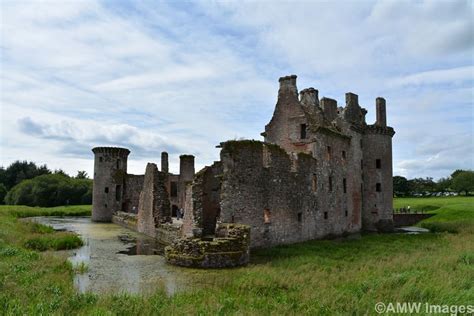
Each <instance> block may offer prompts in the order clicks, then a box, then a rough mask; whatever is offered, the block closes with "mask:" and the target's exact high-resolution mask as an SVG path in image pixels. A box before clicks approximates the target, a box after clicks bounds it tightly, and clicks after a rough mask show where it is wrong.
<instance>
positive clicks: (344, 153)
mask: <svg viewBox="0 0 474 316" xmlns="http://www.w3.org/2000/svg"><path fill="white" fill-rule="evenodd" d="M342 159H344V160H346V151H345V150H343V151H342Z"/></svg>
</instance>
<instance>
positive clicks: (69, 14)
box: [0, 1, 474, 177]
mask: <svg viewBox="0 0 474 316" xmlns="http://www.w3.org/2000/svg"><path fill="white" fill-rule="evenodd" d="M1 6H2V8H1V9H2V10H1V11H2V23H0V25H1V35H2V36H1V37H2V39H1V50H2V61H1V66H2V72H1V116H2V118H1V120H2V127H1V133H2V135H1V137H0V139H1V142H2V153H1V161H2V163H3V164H7V163H9V162H11V161H12V160H14V159H33V160H34V159H38V160H40V162H42V163H45V162H47V163H48V164H52V167H53V168H59V167H61V168H63V169H66V170H69V169H70V170H71V173H72V172H74V170H76V164H78V165H80V166H81V168H82V166H84V165H87V163H86V161H89V160H90V158H87V159H89V160H87V159H83V158H82V157H87V155H90V147H91V146H94V145H103V144H117V145H123V146H131V147H132V150H133V151H132V155H131V158H132V159H134V160H133V161H132V162H131V164H130V168H132V172H142V169H143V168H144V164H145V162H146V161H147V160H151V161H156V157H157V155H158V153H159V151H161V150H162V149H164V148H166V147H169V148H174V149H176V151H183V152H189V153H193V154H196V155H197V157H196V160H197V162H198V165H199V166H203V165H204V164H209V163H211V162H212V161H213V160H216V159H218V150H217V149H215V148H214V146H215V145H217V144H218V143H219V142H220V141H223V140H226V139H229V138H239V137H248V138H258V137H259V133H260V132H261V131H262V129H263V126H264V125H265V124H266V123H267V122H268V120H269V119H270V116H271V114H272V112H273V106H274V104H275V97H276V94H277V89H278V82H277V79H278V77H279V76H281V75H286V74H290V73H296V74H298V75H299V77H298V86H299V87H300V88H304V87H307V86H314V87H316V88H318V89H319V90H320V95H321V96H329V97H335V98H337V99H338V100H339V102H340V105H342V104H341V103H343V99H344V97H343V96H344V92H347V91H353V92H355V93H359V94H360V101H361V103H362V104H363V105H365V106H366V107H367V108H368V110H369V111H370V112H369V115H368V119H369V121H370V120H373V116H374V106H373V104H374V99H375V97H377V96H385V97H386V98H387V104H388V114H389V116H388V121H389V122H390V124H392V125H393V126H394V127H395V129H396V130H397V134H396V135H395V138H394V154H395V170H396V171H400V172H404V174H406V175H409V176H421V175H424V176H427V175H433V176H435V177H436V176H443V175H445V174H444V173H445V172H446V171H445V170H444V169H442V170H441V169H439V170H441V171H439V170H438V169H437V168H440V166H447V167H446V168H448V167H455V166H461V165H462V166H469V164H471V166H472V160H471V161H469V159H467V160H466V159H464V160H462V161H461V160H459V159H456V158H455V157H453V155H449V152H452V151H453V150H458V151H459V153H460V154H461V152H462V153H463V154H464V155H466V154H467V155H469V153H471V156H472V155H473V153H472V146H471V147H469V146H463V145H462V142H460V143H458V142H453V141H452V139H451V138H449V137H458V136H456V135H464V136H462V137H461V139H468V138H469V137H471V139H472V138H473V131H472V120H473V113H472V100H473V91H472V79H473V78H472V77H473V65H472V49H473V33H472V32H473V29H474V27H473V20H474V19H472V13H473V5H472V2H469V1H456V2H451V1H450V2H440V1H419V2H416V3H412V2H408V1H406V2H401V1H380V2H369V1H367V2H365V1H364V2H357V3H356V2H344V3H331V2H244V3H241V2H190V3H188V2H187V3H186V4H185V5H181V3H175V2H164V3H163V2H161V3H158V4H156V3H153V4H150V3H147V2H135V3H123V2H117V3H115V2H114V3H113V5H112V4H111V3H109V2H98V1H70V2H56V1H46V2H13V1H11V2H6V1H3V2H1ZM440 130H441V131H443V132H444V133H445V134H446V137H445V136H443V138H442V141H440V142H438V141H437V140H438V139H439V137H438V135H439V134H440ZM446 144H453V146H454V144H456V146H455V147H453V146H447V145H446ZM4 148H7V149H8V150H4ZM463 148H464V149H463ZM32 153H34V155H33V154H32ZM134 155H135V156H134ZM177 155H178V153H175V154H174V156H172V157H171V166H172V167H174V168H176V167H177ZM58 156H60V157H62V159H59V158H58ZM147 157H149V158H147ZM417 162H418V164H417ZM420 163H422V164H423V166H426V168H420V165H419V164H420ZM53 164H54V165H53ZM88 166H89V167H88V168H89V169H87V170H88V171H89V173H91V170H90V168H92V167H91V165H90V164H89V165H88ZM68 168H69V169H68ZM437 170H438V171H437ZM175 171H177V170H175Z"/></svg>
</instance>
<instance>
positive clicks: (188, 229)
mask: <svg viewBox="0 0 474 316" xmlns="http://www.w3.org/2000/svg"><path fill="white" fill-rule="evenodd" d="M221 174H222V164H221V163H220V162H215V163H214V164H213V165H212V166H209V167H204V169H202V170H201V171H199V172H198V173H197V174H196V175H195V176H194V180H193V182H192V183H191V184H190V185H188V186H187V189H186V198H185V201H186V202H185V211H184V219H183V228H182V234H183V236H203V235H213V234H214V233H215V228H216V220H217V217H218V216H219V214H220V187H221Z"/></svg>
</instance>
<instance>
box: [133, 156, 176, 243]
mask: <svg viewBox="0 0 474 316" xmlns="http://www.w3.org/2000/svg"><path fill="white" fill-rule="evenodd" d="M170 220H171V209H170V202H169V198H168V191H167V190H166V174H164V173H162V172H159V171H158V168H157V167H156V164H154V163H148V164H147V166H146V172H145V178H144V183H143V189H142V192H141V193H140V202H139V207H138V220H137V229H138V231H139V232H141V233H144V234H146V235H149V236H152V237H155V235H156V231H155V228H156V227H157V226H158V225H159V224H161V223H165V222H169V221H170Z"/></svg>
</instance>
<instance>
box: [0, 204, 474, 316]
mask: <svg viewBox="0 0 474 316" xmlns="http://www.w3.org/2000/svg"><path fill="white" fill-rule="evenodd" d="M407 205H410V206H411V208H412V209H414V208H423V207H425V209H426V210H429V211H430V212H434V213H436V215H435V216H433V217H432V218H430V219H429V220H427V221H426V222H427V223H422V224H421V225H427V224H429V223H431V225H435V226H433V227H438V228H439V226H436V225H451V226H452V228H455V230H453V232H454V231H455V233H449V232H441V233H436V234H435V233H429V234H420V235H401V234H385V235H377V234H370V235H364V236H363V237H362V238H360V239H356V240H344V241H341V240H331V241H311V242H305V243H301V244H297V245H292V246H281V247H275V248H272V249H267V250H261V251H258V252H253V253H252V262H251V264H250V265H249V266H248V267H244V268H238V269H229V270H210V271H208V273H206V277H205V279H203V280H202V283H203V284H206V285H205V286H203V287H202V288H198V289H195V290H193V291H190V292H184V293H179V294H176V295H174V296H172V297H167V296H166V295H165V294H164V293H161V292H157V293H155V294H154V295H152V296H150V297H142V296H131V295H124V294H122V295H121V294H116V295H106V296H105V295H104V296H98V295H93V294H76V293H75V291H74V289H73V286H72V276H73V268H72V267H71V266H70V264H68V263H66V262H67V261H66V260H65V258H64V256H61V255H57V254H55V253H53V252H51V251H46V252H38V251H32V250H29V249H27V248H25V242H26V241H27V240H28V239H29V238H31V235H32V234H33V235H35V234H51V235H54V233H51V232H48V231H46V232H38V230H40V231H41V228H31V227H29V226H28V224H26V223H22V222H19V221H18V220H17V216H20V217H21V216H25V215H27V216H30V215H32V214H36V213H37V214H42V215H47V214H54V213H55V212H59V213H62V215H67V214H76V215H77V214H79V215H83V214H85V213H86V212H90V207H77V208H73V207H69V208H55V209H35V210H31V209H30V208H23V207H21V208H18V207H0V310H1V311H2V313H5V314H51V313H52V314H54V313H57V314H94V315H109V314H117V315H137V314H140V315H151V314H174V315H182V314H218V315H227V314H259V315H260V314H290V315H295V314H311V315H313V314H320V315H338V314H343V315H346V314H375V312H374V305H375V303H377V302H385V303H389V302H423V303H425V302H428V303H431V304H448V305H456V304H457V305H459V304H464V305H467V304H469V303H471V304H472V302H474V221H473V218H474V198H464V197H449V198H417V199H397V200H396V201H395V207H403V206H407ZM35 229H36V231H34V230H35ZM434 230H436V229H434ZM438 231H440V230H438Z"/></svg>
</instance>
